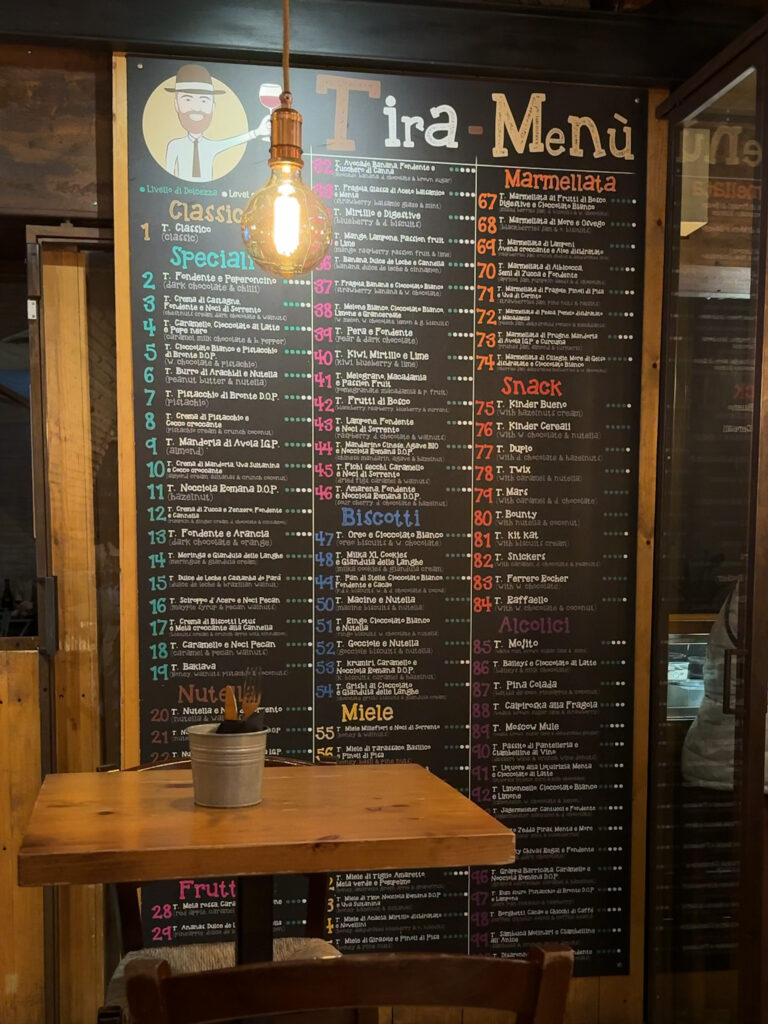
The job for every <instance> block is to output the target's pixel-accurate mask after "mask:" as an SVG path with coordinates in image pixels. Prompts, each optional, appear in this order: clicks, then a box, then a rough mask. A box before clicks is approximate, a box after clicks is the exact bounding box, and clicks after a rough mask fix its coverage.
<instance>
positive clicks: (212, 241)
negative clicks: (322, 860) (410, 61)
mask: <svg viewBox="0 0 768 1024" xmlns="http://www.w3.org/2000/svg"><path fill="white" fill-rule="evenodd" d="M202 70H204V71H205V75H209V76H210V80H211V81H210V90H208V88H207V79H206V78H205V75H202V79H200V78H199V79H198V86H199V87H200V89H201V90H202V91H201V92H200V93H198V94H194V95H193V96H191V97H187V98H186V99H182V97H184V96H185V94H184V92H183V88H184V82H185V81H186V80H187V76H186V72H183V68H182V67H179V65H178V64H177V63H175V62H173V61H167V60H155V59H141V60H140V61H139V60H136V59H134V58H129V59H128V90H129V92H128V95H129V113H128V126H129V167H130V170H129V179H130V182H129V195H130V204H131V239H130V245H131V272H132V303H133V352H134V394H135V402H136V405H135V418H136V474H137V495H138V510H137V511H138V522H139V536H138V550H139V580H138V589H139V641H140V675H141V678H140V696H141V742H142V754H143V758H144V759H147V760H156V761H158V762H161V761H166V760H169V759H174V758H178V757H180V756H181V755H182V754H183V752H184V751H185V749H186V739H185V736H184V730H185V728H186V727H187V726H188V725H189V724H191V723H192V722H196V721H203V720H206V719H209V718H211V717H213V716H216V715H218V714H220V709H221V701H222V693H223V688H224V687H225V686H226V685H227V684H231V685H234V686H236V687H237V686H239V685H241V683H242V681H243V679H244V678H245V676H246V674H247V673H249V672H259V673H260V675H261V680H262V689H263V692H264V704H265V709H266V714H267V716H268V722H267V724H268V727H269V729H270V741H269V742H270V753H272V754H289V755H291V756H297V757H305V758H309V759H311V758H318V757H319V758H328V757H331V758H334V759H335V760H337V761H340V762H347V761H348V762H359V763H376V762H380V763H385V762H391V761H415V762H418V763H420V764H423V765H425V766H427V767H429V768H430V770H431V771H433V772H435V773H436V774H438V775H440V776H441V777H443V778H444V779H445V780H446V781H448V782H449V783H451V784H452V785H453V786H455V787H457V788H459V789H461V790H462V791H464V792H466V793H467V794H469V795H471V797H472V798H473V799H474V800H475V801H476V802H477V803H479V804H480V805H481V806H483V807H484V808H486V809H487V810H489V811H490V812H491V813H493V814H494V815H496V816H497V817H498V818H500V820H502V821H503V822H504V823H505V824H506V825H509V826H510V827H511V828H513V829H514V830H515V832H516V833H517V835H518V840H519V841H518V850H519V852H518V861H517V862H516V864H515V865H512V866H508V867H505V868H503V869H502V868H482V867H480V868H472V869H471V870H456V871H449V872H446V871H423V872H390V873H387V874H381V873H363V874H357V875H353V874H348V875H339V876H337V877H334V879H333V891H332V898H331V902H330V905H329V910H328V917H327V928H328V931H329V934H331V935H332V937H333V941H334V943H335V944H336V945H337V946H338V947H339V948H340V949H341V950H348V951H349V950H360V951H363V950H367V949H400V948H412V949H446V950H455V951H462V950H466V949H470V950H474V951H478V952H493V953H498V954H501V955H517V954H518V953H519V952H520V951H521V950H523V949H524V948H525V947H526V946H528V945H530V943H531V942H532V941H535V940H536V939H542V940H543V939H549V938H553V937H557V938H558V939H560V940H562V941H565V942H569V943H570V944H571V945H573V946H574V948H575V949H576V950H577V963H578V967H577V969H578V971H580V972H581V973H584V974H608V973H623V972H625V971H626V970H627V963H628V961H627V957H628V942H629V849H630V829H629V826H630V816H631V787H630V782H631V723H632V696H631V693H632V690H631V687H632V663H633V651H632V636H633V620H634V605H633V601H634V551H635V507H636V478H637V472H636V468H637V443H638V415H639V403H638V397H639V367H640V359H639V352H640V319H639V318H640V310H641V296H640V280H641V276H640V275H641V267H640V263H639V253H640V245H641V240H642V216H641V210H642V193H641V179H640V175H639V173H638V170H639V168H641V167H642V136H643V125H644V120H643V119H644V112H643V110H642V107H641V104H640V103H639V97H637V96H636V95H635V94H634V93H633V92H632V91H629V90H620V89H602V88H590V89H585V90H577V89H573V88H572V87H568V88H561V87H554V86H550V85H546V86H544V85H541V86H535V85H531V84H530V83H505V84H503V85H498V86H493V87H489V86H488V85H487V84H485V83H476V82H459V81H456V80H454V81H446V82H444V81H440V80H436V79H431V78H407V77H398V76H377V77H361V76H358V75H337V74H327V73H324V72H315V71H307V70H304V71H299V72H296V74H295V77H296V83H295V89H294V91H295V93H296V95H297V98H298V96H299V95H301V109H302V112H303V114H304V144H305V146H306V153H305V161H306V169H305V170H306V177H307V179H308V180H309V181H310V182H311V185H312V187H313V189H314V190H315V191H316V192H317V193H318V194H319V195H320V196H321V197H322V198H323V200H324V202H325V203H326V204H327V205H328V206H329V208H330V209H331V211H332V213H333V217H334V231H335V237H334V244H333V247H332V249H331V251H330V253H329V255H328V256H327V258H326V259H325V261H324V262H323V263H322V264H321V265H320V266H319V267H318V268H317V269H316V271H315V272H314V273H313V274H312V275H311V276H310V277H307V278H301V279H292V280H285V281H274V280H273V279H271V278H269V277H267V276H266V275H264V274H263V273H262V272H261V271H260V270H259V269H258V268H257V267H255V266H254V265H253V263H252V262H251V260H250V258H249V257H248V256H247V254H246V253H245V252H244V251H243V250H242V248H241V246H240V242H239V235H238V232H239V228H238V221H239V219H240V216H241V215H242V209H243V207H244V205H245V204H246V202H247V199H248V196H249V195H250V188H251V184H252V182H253V181H254V180H259V177H260V174H261V172H260V171H259V168H260V167H261V165H262V164H263V163H264V161H265V160H266V158H267V147H266V138H267V135H266V134H265V131H264V121H263V110H260V109H259V106H260V103H259V100H258V97H259V96H260V95H264V96H267V95H269V89H268V88H267V87H268V86H269V85H270V83H271V82H272V81H273V79H274V77H275V74H276V72H275V70H274V69H269V68H254V67H243V66H227V65H213V64H212V65H208V66H206V68H204V69H201V68H198V71H197V73H198V75H199V76H200V75H201V74H202ZM182 72H183V73H182ZM203 87H205V89H204V88H203ZM201 97H202V99H201ZM212 97H213V100H212ZM185 104H188V105H189V106H190V109H192V108H194V109H195V111H196V119H195V120H194V121H193V120H189V118H187V119H186V121H185V118H186V114H187V110H186V108H185V106H184V105H185ZM198 108H199V109H198ZM203 108H205V109H203ZM197 115H199V116H197ZM190 117H191V115H190ZM193 128H194V129H195V130H193ZM200 128H202V129H203V133H202V135H201V134H200V131H199V129H200ZM169 134H170V136H171V137H170V138H169V137H168V136H169ZM196 137H197V150H198V154H200V153H201V152H202V151H203V150H204V149H205V148H206V147H207V146H208V143H209V142H210V143H211V145H210V147H208V148H209V149H210V151H211V153H213V155H212V156H211V157H210V162H209V163H205V164H204V162H203V160H202V157H200V156H199V157H198V158H199V161H200V163H199V166H198V167H197V171H198V172H199V173H198V174H196V173H195V163H194V150H195V138H196ZM187 149H189V152H188V153H187ZM214 150H215V153H214V152H213V151H214ZM185 153H186V154H187V156H188V157H189V159H188V160H187V157H186V156H185V155H184V154H185ZM171 155H173V161H172V160H171ZM207 159H208V157H206V160H207ZM187 881H188V882H189V885H188V886H187V887H186V888H185V890H184V892H183V893H182V891H181V882H175V883H167V884H164V885H163V886H160V887H157V892H156V893H155V895H153V896H152V899H151V906H152V907H159V908H161V910H162V912H163V913H165V912H166V909H165V908H169V909H168V910H167V913H168V917H167V919H166V918H163V920H162V921H161V920H158V921H152V922H148V925H149V926H151V927H152V928H154V929H159V932H158V933H157V934H155V933H154V932H152V933H151V934H150V936H149V937H150V938H151V939H152V940H153V941H156V942H165V941H185V940H195V939H198V938H201V937H202V938H207V939H214V938H221V937H225V936H226V935H227V934H228V933H229V932H230V930H231V920H232V919H231V907H230V905H229V898H228V896H227V893H226V886H227V884H229V882H230V881H231V880H228V879H218V880H216V879H214V880H187ZM153 892H155V887H153ZM194 893H199V894H200V895H199V897H198V896H196V895H194V896H193V894H194ZM277 898H278V907H279V911H280V912H279V914H278V931H280V930H283V931H285V932H288V933H292V932H294V931H298V930H300V929H301V927H302V922H303V916H304V903H303V899H304V896H303V895H302V893H301V892H300V890H299V889H297V887H296V883H287V884H286V885H285V886H283V887H281V889H280V891H279V893H278V897H277ZM148 905H150V904H148Z"/></svg>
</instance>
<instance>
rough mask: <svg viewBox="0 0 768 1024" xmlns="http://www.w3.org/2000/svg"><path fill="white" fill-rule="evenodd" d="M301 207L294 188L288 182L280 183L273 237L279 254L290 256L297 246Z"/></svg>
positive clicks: (276, 200)
mask: <svg viewBox="0 0 768 1024" xmlns="http://www.w3.org/2000/svg"><path fill="white" fill-rule="evenodd" d="M300 228H301V207H300V205H299V201H298V199H297V198H296V190H295V189H294V187H293V186H292V185H290V184H289V183H288V182H285V183H284V184H283V185H280V186H279V187H278V190H277V197H276V199H275V206H274V220H273V228H272V231H273V238H274V241H275V249H277V251H278V252H279V253H280V255H281V256H292V255H293V253H294V252H296V250H297V249H298V247H299V236H300Z"/></svg>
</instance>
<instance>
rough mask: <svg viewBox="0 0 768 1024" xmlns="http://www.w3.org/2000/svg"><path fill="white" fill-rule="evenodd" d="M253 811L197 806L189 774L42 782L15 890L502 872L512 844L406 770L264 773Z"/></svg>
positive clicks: (425, 775) (475, 812)
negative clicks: (497, 868) (408, 871)
mask: <svg viewBox="0 0 768 1024" xmlns="http://www.w3.org/2000/svg"><path fill="white" fill-rule="evenodd" d="M263 797H264V799H263V801H262V803H261V804H259V805H257V806H255V807H243V808H211V807H198V806H197V805H196V804H195V803H194V801H193V798H192V773H191V772H190V771H189V769H184V768H179V769H162V770H159V771H145V772H110V773H90V772H89V773H68V774H61V775H49V776H47V778H46V779H45V781H44V782H43V786H42V789H41V790H40V794H39V796H38V798H37V802H36V804H35V807H34V810H33V812H32V817H31V819H30V823H29V828H28V829H27V833H26V836H25V837H24V841H23V843H22V846H21V850H20V852H19V858H18V868H19V884H20V885H64V884H87V883H98V882H121V881H134V882H144V881H151V880H157V879H162V878H181V877H185V876H187V875H189V876H196V877H202V876H206V875H229V876H232V875H259V874H293V873H304V872H311V871H357V870H363V871H366V870H371V871H375V870H388V869H396V868H427V867H456V866H461V865H468V864H508V863H511V862H512V861H513V860H514V856H515V836H514V833H513V832H511V831H510V830H509V829H508V828H506V827H505V826H504V825H501V824H500V823H499V822H497V821H496V820H495V819H494V818H492V817H491V816H490V815H489V814H486V812H485V811H483V810H482V809H481V808H480V807H478V806H477V805H476V804H473V803H472V802H471V801H469V800H468V799H467V798H466V797H464V796H462V795H461V793H459V792H458V791H457V790H455V789H453V788H452V787H451V786H449V785H448V784H447V783H445V782H443V781H441V780H440V779H439V778H437V776H435V775H432V774H431V773H430V772H428V771H427V770H426V769H425V768H421V767H419V766H418V765H413V764H392V765H307V766H306V767H304V766H302V767H290V768H282V767H280V768H267V769H265V773H264V785H263Z"/></svg>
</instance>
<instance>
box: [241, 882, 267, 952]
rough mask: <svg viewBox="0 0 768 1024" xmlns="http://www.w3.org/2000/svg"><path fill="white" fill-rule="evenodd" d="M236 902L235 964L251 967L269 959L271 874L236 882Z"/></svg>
mask: <svg viewBox="0 0 768 1024" xmlns="http://www.w3.org/2000/svg"><path fill="white" fill-rule="evenodd" d="M236 889H237V896H236V899H235V962H236V963H238V964H252V963H258V962H259V961H264V960H271V959H272V913H273V909H272V875H245V876H243V877H242V878H238V879H237V886H236Z"/></svg>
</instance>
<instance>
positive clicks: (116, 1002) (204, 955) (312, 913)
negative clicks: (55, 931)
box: [98, 757, 341, 1024]
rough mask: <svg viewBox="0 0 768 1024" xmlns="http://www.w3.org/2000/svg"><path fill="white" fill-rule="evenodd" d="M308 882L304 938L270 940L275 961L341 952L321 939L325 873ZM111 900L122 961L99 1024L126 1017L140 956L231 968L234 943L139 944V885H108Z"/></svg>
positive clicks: (274, 763) (178, 967)
mask: <svg viewBox="0 0 768 1024" xmlns="http://www.w3.org/2000/svg"><path fill="white" fill-rule="evenodd" d="M307 763H308V762H306V761H299V760H295V759H292V758H284V757H268V758H267V759H266V765H267V766H268V767H293V766H296V765H305V764H307ZM190 765H191V762H190V761H189V759H188V758H182V759H181V760H178V761H170V762H168V763H166V764H161V765H137V766H135V767H132V768H126V769H125V771H162V770H163V769H166V768H168V769H170V768H189V767H190ZM99 770H100V771H118V770H119V769H118V768H115V767H113V766H111V765H106V766H103V767H102V768H100V769H99ZM306 877H307V879H308V883H309V885H308V892H307V924H306V930H305V937H299V938H285V939H279V938H278V939H275V940H274V946H273V950H274V953H273V955H274V959H275V960H305V959H307V958H319V959H324V958H328V957H338V956H340V955H341V954H340V953H339V951H338V950H337V949H336V948H335V946H332V945H331V943H330V942H328V941H327V940H326V939H325V917H326V906H327V901H328V885H329V877H328V875H327V874H311V875H307V876H306ZM109 888H110V889H112V891H113V892H114V895H115V899H116V906H117V919H118V929H119V934H120V955H121V960H120V963H119V964H118V965H117V967H116V969H115V971H114V972H113V974H112V977H111V978H110V980H109V983H108V985H107V992H106V999H105V1005H104V1006H103V1007H102V1008H101V1009H100V1010H99V1015H98V1024H107V1022H111V1021H112V1020H115V1019H119V1017H118V1016H117V1014H118V1013H119V1012H122V1013H123V1014H124V1013H125V1010H126V1005H127V1003H126V995H125V974H126V968H127V966H128V964H129V963H131V962H132V961H133V960H136V959H139V958H143V959H146V958H149V957H152V958H154V959H155V960H156V962H157V961H158V960H160V959H164V960H165V961H167V962H168V963H170V965H171V967H172V969H173V970H174V971H178V972H184V973H187V972H193V971H205V970H214V969H217V968H226V967H234V965H235V944H234V942H202V943H189V944H186V945H180V946H161V947H158V948H157V949H149V948H147V947H145V946H144V935H143V929H142V921H141V905H140V902H139V892H140V889H141V884H140V883H138V882H137V883H133V882H119V883H115V884H114V885H113V886H110V887H109Z"/></svg>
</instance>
